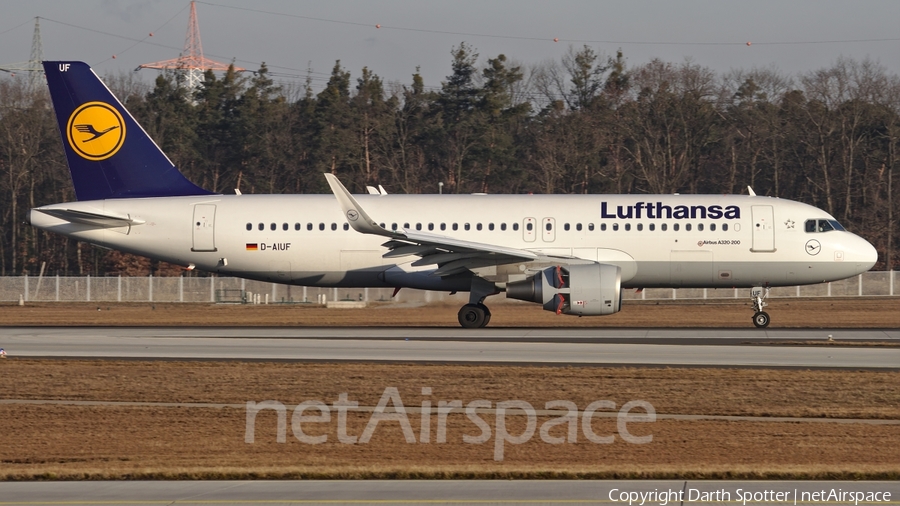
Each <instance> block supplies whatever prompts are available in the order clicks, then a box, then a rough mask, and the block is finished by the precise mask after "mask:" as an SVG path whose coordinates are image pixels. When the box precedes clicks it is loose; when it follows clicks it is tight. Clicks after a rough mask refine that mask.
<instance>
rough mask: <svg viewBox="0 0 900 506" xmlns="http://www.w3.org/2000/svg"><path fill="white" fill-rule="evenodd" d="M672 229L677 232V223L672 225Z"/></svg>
mask: <svg viewBox="0 0 900 506" xmlns="http://www.w3.org/2000/svg"><path fill="white" fill-rule="evenodd" d="M672 230H674V231H676V232H678V224H677V223H675V224H674V225H672Z"/></svg>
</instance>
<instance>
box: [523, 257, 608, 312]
mask: <svg viewBox="0 0 900 506" xmlns="http://www.w3.org/2000/svg"><path fill="white" fill-rule="evenodd" d="M506 296H507V297H508V298H511V299H518V300H525V301H528V302H537V303H538V304H541V305H542V306H543V307H544V309H546V310H547V311H555V312H556V314H572V315H578V316H599V315H607V314H613V313H616V312H618V311H619V309H620V308H621V307H622V271H621V269H620V268H619V267H618V266H616V265H610V264H585V265H566V266H562V265H559V266H556V267H548V268H546V269H544V270H542V271H540V272H538V273H537V274H535V275H534V276H532V277H530V278H528V279H525V280H522V281H513V282H511V283H508V284H507V285H506Z"/></svg>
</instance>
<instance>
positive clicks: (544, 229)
mask: <svg viewBox="0 0 900 506" xmlns="http://www.w3.org/2000/svg"><path fill="white" fill-rule="evenodd" d="M541 235H542V237H543V238H544V242H553V241H555V240H556V219H555V218H544V220H543V221H542V222H541Z"/></svg>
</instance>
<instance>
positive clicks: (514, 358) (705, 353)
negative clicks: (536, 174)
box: [0, 327, 900, 369]
mask: <svg viewBox="0 0 900 506" xmlns="http://www.w3.org/2000/svg"><path fill="white" fill-rule="evenodd" d="M829 335H831V336H833V338H834V339H835V340H839V341H841V340H848V341H858V342H861V341H865V342H871V341H882V342H900V330H898V329H883V330H764V331H759V330H745V329H723V330H711V329H702V330H701V329H679V330H663V329H639V330H636V329H479V330H474V331H473V330H463V329H447V328H434V329H432V328H393V329H391V328H231V329H224V328H108V327H106V328H96V327H95V328H41V327H27V328H24V327H22V328H13V327H11V328H0V347H2V348H5V349H6V351H7V353H8V354H9V357H11V358H14V357H58V358H132V359H165V360H178V359H194V360H312V361H390V362H426V363H429V362H436V363H440V362H453V363H516V364H553V365H560V364H578V365H658V366H667V365H668V366H725V367H800V368H854V369H859V368H871V369H898V368H900V347H835V346H794V345H786V344H778V343H784V342H785V341H791V342H800V341H821V342H823V343H824V342H825V341H826V339H827V338H828V336H829Z"/></svg>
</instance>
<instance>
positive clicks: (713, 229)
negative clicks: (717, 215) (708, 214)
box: [709, 223, 716, 232]
mask: <svg viewBox="0 0 900 506" xmlns="http://www.w3.org/2000/svg"><path fill="white" fill-rule="evenodd" d="M709 231H710V232H715V231H716V224H715V223H710V224H709Z"/></svg>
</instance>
